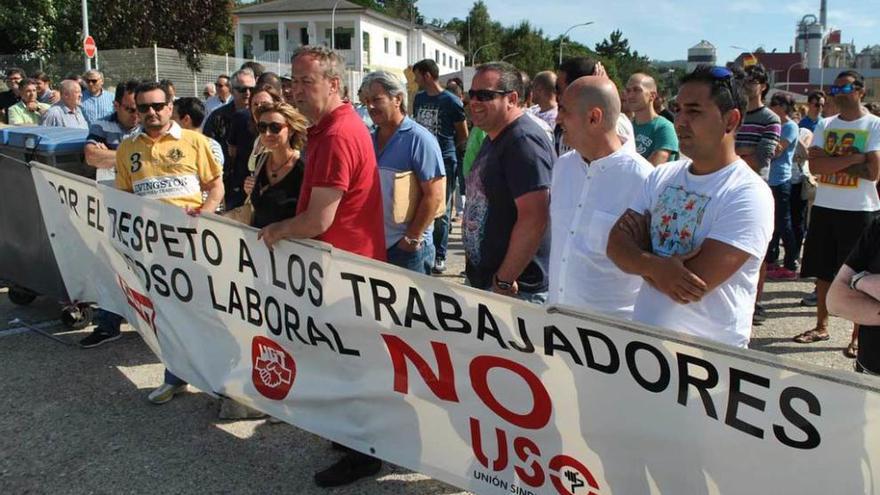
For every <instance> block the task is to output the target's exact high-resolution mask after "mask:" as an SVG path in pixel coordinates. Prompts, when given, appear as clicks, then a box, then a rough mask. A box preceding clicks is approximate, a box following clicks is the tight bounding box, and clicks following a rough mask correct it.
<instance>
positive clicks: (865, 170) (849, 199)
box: [794, 71, 880, 358]
mask: <svg viewBox="0 0 880 495" xmlns="http://www.w3.org/2000/svg"><path fill="white" fill-rule="evenodd" d="M829 94H830V100H833V101H834V103H836V105H837V108H838V109H839V110H840V113H839V114H838V115H837V116H834V117H829V118H827V119H822V120H820V121H819V123H818V124H817V125H816V129H815V131H814V132H813V143H812V145H811V146H810V171H811V172H812V173H813V174H816V175H818V176H819V177H818V187H817V189H816V199H815V201H814V202H813V208H812V210H811V213H810V228H809V230H808V231H807V239H806V241H805V242H804V259H803V267H802V269H801V276H802V277H816V294H817V302H818V306H817V308H816V327H815V328H813V329H810V330H807V331H806V332H804V333H801V334H799V335H796V336H795V337H794V341H795V342H798V343H801V344H809V343H812V342H820V341H823V340H828V339H829V338H830V337H829V335H828V308H827V305H826V297H827V295H828V289H829V288H830V287H831V282H832V281H833V280H834V277H835V275H837V271H838V270H840V267H841V266H842V265H843V263H844V262H845V261H846V257H847V256H849V253H850V251H852V248H853V247H854V246H855V244H856V241H857V240H858V238H859V235H860V234H861V233H862V231H864V230H865V228H867V226H868V225H870V223H871V221H872V220H873V219H874V218H875V217H876V216H877V215H878V211H880V197H878V195H877V178H878V177H880V118H878V117H876V116H874V115H871V114H870V113H869V112H868V111H867V110H866V109H865V108H864V107H863V106H862V104H861V100H862V98H863V97H864V95H865V83H864V79H863V78H862V76H861V74H859V73H858V72H856V71H843V72H841V73H840V74H839V75H838V76H837V78H836V79H835V80H834V85H833V86H831V90H830V91H829ZM857 349H858V325H855V326H854V327H853V333H852V339H851V341H850V345H849V346H848V347H847V349H846V351H845V354H846V355H847V357H851V358H855V357H856V351H857Z"/></svg>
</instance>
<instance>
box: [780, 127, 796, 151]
mask: <svg viewBox="0 0 880 495" xmlns="http://www.w3.org/2000/svg"><path fill="white" fill-rule="evenodd" d="M782 139H784V140H785V142H787V143H788V145H789V146H791V145H792V144H796V142H797V140H798V126H797V125H796V124H795V123H794V122H792V123H791V125H788V124H786V125H784V126H782Z"/></svg>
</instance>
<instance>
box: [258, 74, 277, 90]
mask: <svg viewBox="0 0 880 495" xmlns="http://www.w3.org/2000/svg"><path fill="white" fill-rule="evenodd" d="M266 86H268V87H270V88H272V89H274V90H275V91H278V92H279V93H280V92H281V78H279V77H278V74H276V73H274V72H263V73H262V74H260V77H259V78H257V87H258V88H263V87H266Z"/></svg>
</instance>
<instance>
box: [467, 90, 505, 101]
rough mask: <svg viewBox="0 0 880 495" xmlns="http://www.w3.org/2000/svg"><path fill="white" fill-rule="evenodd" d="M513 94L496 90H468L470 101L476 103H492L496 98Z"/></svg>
mask: <svg viewBox="0 0 880 495" xmlns="http://www.w3.org/2000/svg"><path fill="white" fill-rule="evenodd" d="M510 93H513V91H501V90H497V89H471V90H468V96H470V97H471V99H472V100H477V101H492V100H494V99H495V98H497V97H498V96H505V95H509V94H510Z"/></svg>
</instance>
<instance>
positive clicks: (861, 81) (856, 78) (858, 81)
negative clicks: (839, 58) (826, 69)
mask: <svg viewBox="0 0 880 495" xmlns="http://www.w3.org/2000/svg"><path fill="white" fill-rule="evenodd" d="M841 77H851V78H853V86H858V87H859V88H864V87H865V77H864V76H862V75H861V74H859V73H858V72H856V71H854V70H845V71H843V72H841V73H840V74H837V77H835V79H840V78H841Z"/></svg>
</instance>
